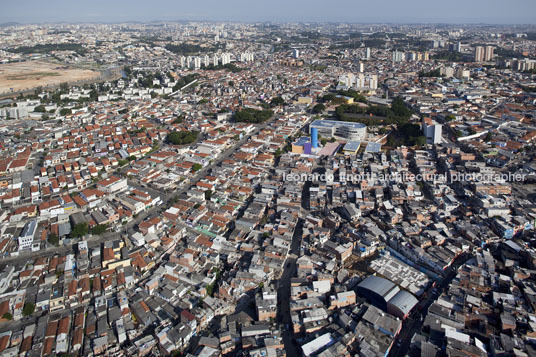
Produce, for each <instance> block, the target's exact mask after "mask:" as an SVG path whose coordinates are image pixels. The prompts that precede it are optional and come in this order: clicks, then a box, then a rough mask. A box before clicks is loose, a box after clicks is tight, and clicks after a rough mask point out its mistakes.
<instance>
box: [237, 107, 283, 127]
mask: <svg viewBox="0 0 536 357" xmlns="http://www.w3.org/2000/svg"><path fill="white" fill-rule="evenodd" d="M272 115H274V112H273V111H271V110H266V109H265V110H257V109H253V108H244V109H242V110H239V111H237V112H236V113H235V114H234V116H233V119H234V121H235V122H242V123H254V124H258V123H262V122H265V121H266V120H268V119H270V118H271V117H272Z"/></svg>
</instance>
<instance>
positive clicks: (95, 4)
mask: <svg viewBox="0 0 536 357" xmlns="http://www.w3.org/2000/svg"><path fill="white" fill-rule="evenodd" d="M0 9H2V11H1V13H0V22H2V23H5V22H20V23H44V22H125V21H141V22H151V21H158V20H162V21H173V20H201V21H202V20H210V21H241V22H258V21H274V22H349V23H378V22H388V23H456V24H459V23H489V24H536V0H366V1H364V0H175V1H173V0H90V1H85V0H19V1H12V0H11V1H8V0H1V2H0Z"/></svg>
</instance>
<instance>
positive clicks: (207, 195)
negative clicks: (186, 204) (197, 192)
mask: <svg viewBox="0 0 536 357" xmlns="http://www.w3.org/2000/svg"><path fill="white" fill-rule="evenodd" d="M211 197H212V191H211V190H206V191H205V200H210V198H211Z"/></svg>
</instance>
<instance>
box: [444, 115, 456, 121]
mask: <svg viewBox="0 0 536 357" xmlns="http://www.w3.org/2000/svg"><path fill="white" fill-rule="evenodd" d="M453 120H456V116H455V115H454V114H449V115H447V116H446V117H445V121H446V122H447V123H448V122H449V121H453Z"/></svg>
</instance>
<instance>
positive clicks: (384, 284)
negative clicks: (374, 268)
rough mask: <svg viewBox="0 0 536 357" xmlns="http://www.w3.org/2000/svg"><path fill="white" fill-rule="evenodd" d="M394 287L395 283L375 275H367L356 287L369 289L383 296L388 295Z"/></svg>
mask: <svg viewBox="0 0 536 357" xmlns="http://www.w3.org/2000/svg"><path fill="white" fill-rule="evenodd" d="M395 287H396V286H395V284H393V283H392V282H390V281H389V280H387V279H384V278H380V277H379V276H376V275H371V276H369V277H368V278H366V279H365V280H363V281H362V282H361V283H359V285H358V288H361V289H367V290H370V291H372V292H374V293H376V294H378V295H380V296H383V297H386V296H388V295H389V292H390V291H391V290H393V288H395Z"/></svg>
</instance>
